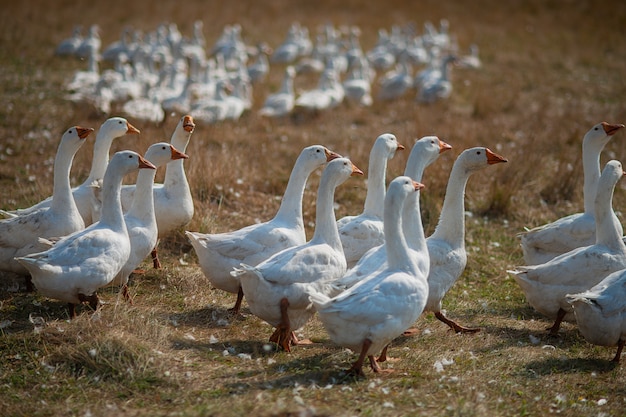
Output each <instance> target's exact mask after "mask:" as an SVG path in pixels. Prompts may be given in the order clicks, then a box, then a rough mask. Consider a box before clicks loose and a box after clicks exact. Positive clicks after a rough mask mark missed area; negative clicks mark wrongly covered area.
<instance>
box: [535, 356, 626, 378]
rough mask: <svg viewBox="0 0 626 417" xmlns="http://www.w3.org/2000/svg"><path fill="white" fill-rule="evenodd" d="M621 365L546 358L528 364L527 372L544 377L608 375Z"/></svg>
mask: <svg viewBox="0 0 626 417" xmlns="http://www.w3.org/2000/svg"><path fill="white" fill-rule="evenodd" d="M617 366H619V364H617V363H615V362H611V361H610V360H603V359H586V358H573V359H560V358H546V359H543V360H539V361H532V362H530V363H528V364H527V365H526V367H525V370H526V371H527V372H528V376H543V375H551V374H575V373H583V374H591V373H592V372H598V373H606V372H611V371H612V370H614V369H615V368H616V367H617Z"/></svg>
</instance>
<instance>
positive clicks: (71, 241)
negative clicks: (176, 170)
mask: <svg viewBox="0 0 626 417" xmlns="http://www.w3.org/2000/svg"><path fill="white" fill-rule="evenodd" d="M139 168H151V169H155V167H154V165H152V164H151V163H150V162H147V161H146V160H144V159H143V158H142V157H141V156H140V155H139V154H137V153H136V152H132V151H122V152H117V153H116V154H115V155H114V156H113V158H111V162H110V163H109V166H108V167H107V170H106V173H105V174H104V183H103V205H104V208H105V209H104V210H103V212H102V213H103V214H102V218H101V219H100V221H99V222H97V223H94V224H92V225H90V226H89V227H87V228H85V229H84V230H81V231H78V232H75V233H72V234H70V235H68V236H66V237H64V238H62V239H61V240H59V241H58V242H56V244H55V245H54V246H53V247H52V248H50V249H48V250H47V251H44V252H39V253H33V254H30V255H26V256H22V257H19V258H17V260H18V262H20V263H21V264H22V265H23V266H24V267H25V268H26V269H28V271H29V272H30V274H31V276H32V281H33V284H35V287H36V288H37V290H39V292H40V293H41V294H42V295H44V296H46V297H50V298H55V299H58V300H61V301H65V302H67V303H68V307H69V314H70V317H74V316H75V305H76V304H79V303H82V302H85V301H88V302H89V304H90V305H91V307H93V308H94V309H95V308H97V306H98V302H99V300H98V295H97V294H96V291H97V290H98V288H101V287H103V286H105V285H107V284H108V283H109V282H111V280H112V279H113V278H114V277H115V275H117V273H118V272H119V270H120V269H121V268H122V266H123V265H124V264H125V263H126V261H127V260H128V256H129V255H130V241H129V238H128V232H127V231H126V225H125V224H124V215H123V213H122V207H121V204H120V188H121V186H122V179H123V177H124V175H126V174H128V173H130V172H131V171H134V170H136V169H139Z"/></svg>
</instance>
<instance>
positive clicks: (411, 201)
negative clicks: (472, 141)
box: [331, 136, 452, 296]
mask: <svg viewBox="0 0 626 417" xmlns="http://www.w3.org/2000/svg"><path fill="white" fill-rule="evenodd" d="M449 149H452V146H450V145H449V144H448V143H446V142H444V141H443V140H441V139H439V138H438V137H437V136H424V137H423V138H421V139H419V140H418V141H416V142H415V144H414V145H413V147H412V148H411V153H410V154H409V158H408V160H407V162H406V168H405V169H404V175H405V176H408V177H411V178H412V179H413V180H415V181H416V182H422V176H423V174H424V170H425V169H426V168H427V167H428V166H429V165H430V164H432V163H433V162H435V161H436V160H437V158H439V155H440V154H441V153H443V152H446V151H447V150H449ZM418 200H419V193H415V194H414V195H411V196H409V198H408V200H407V202H406V203H405V204H404V209H403V213H402V227H403V229H404V236H405V238H406V240H407V244H408V245H409V248H410V249H411V250H416V251H417V250H420V248H421V245H422V239H421V238H422V237H423V236H424V228H423V226H422V224H421V214H420V213H419V210H417V208H418V207H419V205H418V204H419V201H418ZM386 250H387V249H386V245H385V243H384V242H383V244H382V245H379V246H377V247H375V248H372V249H370V250H368V251H367V252H366V253H365V254H364V255H363V256H362V257H361V259H359V261H358V262H357V263H356V265H354V266H353V267H352V268H351V269H349V270H348V271H347V272H346V274H345V275H344V276H343V277H341V278H340V279H338V280H337V281H335V282H334V283H333V292H332V293H331V295H332V296H335V295H337V294H339V293H340V292H342V291H344V290H346V289H348V288H350V287H352V286H354V285H355V284H356V283H358V282H359V281H360V280H361V279H362V278H363V277H364V276H366V275H369V274H371V273H373V272H374V271H376V270H380V269H382V268H385V267H386V263H387V253H386ZM427 261H428V263H427V264H426V263H420V262H418V265H417V266H418V268H420V270H425V269H426V268H430V259H427Z"/></svg>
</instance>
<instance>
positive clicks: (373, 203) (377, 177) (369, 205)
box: [337, 133, 404, 268]
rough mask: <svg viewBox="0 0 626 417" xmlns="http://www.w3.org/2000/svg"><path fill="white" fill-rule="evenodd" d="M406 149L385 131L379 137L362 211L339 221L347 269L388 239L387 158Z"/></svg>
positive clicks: (372, 159) (371, 153)
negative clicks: (385, 228) (385, 214)
mask: <svg viewBox="0 0 626 417" xmlns="http://www.w3.org/2000/svg"><path fill="white" fill-rule="evenodd" d="M403 149H404V146H403V145H401V144H400V143H399V142H398V140H397V139H396V137H395V136H394V135H393V134H391V133H383V134H382V135H380V136H378V137H377V138H376V140H375V141H374V146H372V150H371V151H370V158H369V166H368V173H367V195H366V197H365V205H364V208H363V212H362V213H361V214H359V215H357V216H345V217H342V218H341V219H339V220H338V221H337V227H338V228H339V237H340V238H341V244H342V246H343V252H344V254H345V255H346V262H347V263H348V268H352V267H353V266H354V265H355V264H356V263H357V262H358V260H359V259H360V258H361V256H363V254H364V253H365V252H367V251H368V250H369V249H371V248H373V247H375V246H378V245H381V244H382V243H383V242H384V240H385V236H384V233H383V209H384V206H385V205H384V201H385V188H386V184H385V176H386V171H387V161H388V160H390V159H391V158H393V157H394V155H395V154H396V150H403Z"/></svg>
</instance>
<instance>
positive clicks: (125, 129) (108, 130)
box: [96, 117, 140, 139]
mask: <svg viewBox="0 0 626 417" xmlns="http://www.w3.org/2000/svg"><path fill="white" fill-rule="evenodd" d="M139 133H140V131H139V129H137V128H136V127H135V126H133V125H131V124H130V123H129V122H128V120H126V119H124V118H123V117H111V118H110V119H107V120H106V121H105V122H104V123H102V126H100V130H99V131H98V138H99V137H103V136H106V137H108V138H112V139H114V138H119V137H120V136H124V135H127V134H131V135H137V134H139ZM96 139H97V138H96Z"/></svg>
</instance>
